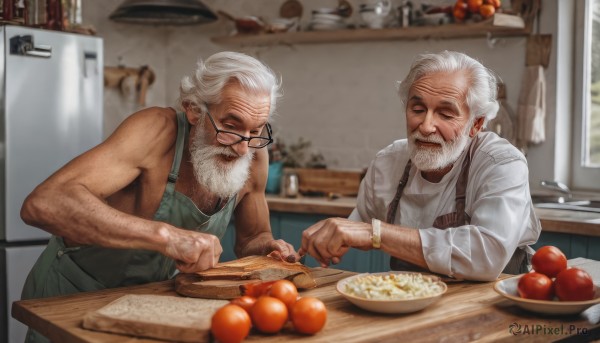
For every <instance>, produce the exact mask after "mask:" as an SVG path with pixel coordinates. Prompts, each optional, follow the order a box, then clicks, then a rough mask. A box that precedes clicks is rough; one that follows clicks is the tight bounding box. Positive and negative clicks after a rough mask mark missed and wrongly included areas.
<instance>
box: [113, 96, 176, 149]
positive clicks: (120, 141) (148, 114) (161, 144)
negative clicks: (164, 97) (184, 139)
mask: <svg viewBox="0 0 600 343" xmlns="http://www.w3.org/2000/svg"><path fill="white" fill-rule="evenodd" d="M176 136H177V114H176V112H175V111H174V110H173V109H171V108H163V107H149V108H146V109H143V110H141V111H138V112H135V113H133V114H132V115H130V116H129V117H127V118H126V119H125V120H124V121H123V122H122V123H121V125H119V127H117V129H116V130H115V131H114V132H113V133H112V134H111V135H110V136H109V137H108V138H107V140H106V142H105V143H106V144H107V145H109V146H111V147H113V148H114V147H115V146H118V147H120V149H121V150H120V151H130V152H131V153H140V152H142V151H144V154H148V153H149V152H152V155H153V154H159V155H162V154H165V153H167V152H168V151H169V150H170V149H171V147H172V146H173V144H174V143H175V137H176Z"/></svg>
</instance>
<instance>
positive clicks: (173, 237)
mask: <svg viewBox="0 0 600 343" xmlns="http://www.w3.org/2000/svg"><path fill="white" fill-rule="evenodd" d="M279 90H280V85H279V83H278V79H277V77H276V76H275V75H274V74H273V72H272V71H271V70H270V69H269V68H268V67H267V66H265V65H264V64H262V63H261V62H259V61H258V60H256V59H254V58H252V57H249V56H246V55H244V54H239V53H233V52H221V53H217V54H215V55H213V56H211V57H209V58H208V59H206V60H205V61H204V62H202V61H200V62H199V63H198V68H197V70H195V71H194V73H193V74H192V76H190V77H185V78H183V80H182V82H181V87H180V97H179V100H178V107H179V108H178V109H179V111H176V110H175V109H172V108H159V107H152V108H147V109H144V110H141V111H139V112H137V113H134V114H133V115H131V116H130V117H128V118H127V119H126V120H124V121H123V123H122V124H121V125H120V126H119V127H118V128H117V129H116V130H115V132H114V133H113V134H112V135H111V136H110V137H108V138H107V139H106V141H105V142H103V143H102V144H100V145H98V146H96V147H94V148H93V149H91V150H90V151H88V152H86V153H84V154H82V155H81V156H79V157H77V158H75V159H74V160H73V161H71V162H70V163H68V164H67V165H65V166H64V167H63V168H61V169H60V170H58V172H56V173H54V174H53V175H52V176H50V177H49V178H48V179H47V180H46V181H44V182H43V183H42V184H41V185H39V186H38V187H37V188H36V189H35V190H34V191H33V192H32V193H31V194H30V195H29V196H28V198H27V199H26V200H25V202H24V204H23V208H22V210H21V216H22V218H23V220H24V221H25V222H26V223H27V224H30V225H33V226H36V227H39V228H41V229H43V230H46V231H48V232H50V233H52V234H53V236H52V238H51V239H50V241H49V243H48V246H47V248H46V250H45V251H44V252H43V253H42V255H41V256H40V258H39V259H38V261H37V263H36V264H35V266H34V267H33V269H32V271H31V272H30V274H29V276H28V278H27V281H26V284H25V287H24V289H23V298H24V299H26V298H39V297H48V296H55V295H62V294H70V293H76V292H82V291H91V290H98V289H103V288H111V287H119V286H126V285H134V284H142V283H148V282H153V281H159V280H165V279H168V278H170V277H172V276H173V275H174V274H175V273H176V269H178V270H179V271H181V272H186V273H191V272H197V271H201V270H205V269H207V268H211V267H213V266H214V265H215V264H216V263H217V262H218V261H219V256H220V255H221V252H222V251H223V249H222V247H221V243H220V238H222V237H223V235H224V233H225V230H226V229H227V225H228V223H229V220H230V219H231V217H232V215H233V214H235V227H236V232H235V247H234V250H235V253H236V254H237V256H239V257H242V256H248V255H266V254H270V253H274V255H275V256H278V257H280V258H282V259H285V260H287V261H296V260H298V259H299V258H300V256H299V255H298V254H297V253H296V251H295V250H294V247H293V246H292V245H290V244H288V243H286V242H284V241H282V240H275V239H274V238H273V236H272V234H271V227H270V224H269V210H268V207H267V202H266V199H265V186H266V182H267V170H268V152H267V149H262V148H265V147H266V146H267V145H269V144H270V143H272V141H273V139H272V138H271V134H272V132H271V127H270V126H269V123H268V120H269V118H270V116H271V115H272V113H273V112H274V111H275V105H276V100H277V98H278V97H279ZM32 334H33V333H32ZM35 336H36V335H35V334H33V336H30V338H31V340H32V341H33V340H36V339H40V340H43V338H41V337H39V336H37V337H35Z"/></svg>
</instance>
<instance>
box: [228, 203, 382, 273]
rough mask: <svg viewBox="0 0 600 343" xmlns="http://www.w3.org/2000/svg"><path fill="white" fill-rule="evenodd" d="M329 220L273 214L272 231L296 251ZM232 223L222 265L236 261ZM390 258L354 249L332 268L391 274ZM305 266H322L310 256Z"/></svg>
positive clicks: (377, 253) (313, 216)
mask: <svg viewBox="0 0 600 343" xmlns="http://www.w3.org/2000/svg"><path fill="white" fill-rule="evenodd" d="M326 218H329V216H325V215H315V214H298V213H287V212H271V215H270V220H271V230H272V232H273V237H275V239H283V240H284V241H286V242H288V243H290V244H291V245H293V246H294V248H295V249H296V251H297V250H298V249H300V245H301V243H302V232H303V231H304V230H305V229H307V228H308V227H310V226H311V225H313V224H315V223H317V222H319V221H321V220H323V219H326ZM233 222H234V221H233V220H232V221H231V222H230V223H229V226H228V227H227V231H226V233H225V236H224V237H223V239H221V245H222V246H223V253H222V254H221V258H220V260H219V261H220V262H225V261H231V260H234V259H236V256H235V253H234V252H233V247H234V243H235V226H234V224H233ZM389 259H390V257H389V255H387V254H385V253H384V252H382V251H380V250H370V251H362V250H358V249H354V248H350V250H349V251H348V252H347V253H346V254H345V255H344V256H343V257H342V260H341V262H340V263H339V264H336V265H331V267H332V268H336V269H344V270H350V271H354V272H371V273H375V272H383V271H388V270H389V269H390V268H389ZM302 263H304V264H305V265H307V266H309V267H318V266H319V263H318V262H317V261H316V260H315V259H314V258H312V257H311V256H305V257H304V258H303V261H302Z"/></svg>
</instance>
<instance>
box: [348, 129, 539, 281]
mask: <svg viewBox="0 0 600 343" xmlns="http://www.w3.org/2000/svg"><path fill="white" fill-rule="evenodd" d="M479 139H480V140H481V142H480V145H479V148H478V149H477V150H475V151H474V153H473V156H472V160H471V166H470V170H469V181H468V184H467V190H466V203H465V212H466V213H467V214H468V215H469V216H470V217H471V221H470V225H462V226H458V227H452V228H448V229H446V230H441V229H437V228H434V227H432V224H433V222H434V220H435V219H436V218H437V217H438V216H440V215H443V214H446V213H449V212H453V211H455V207H456V206H455V205H456V204H455V202H456V201H455V193H456V182H457V180H458V177H459V175H460V169H461V166H462V161H463V160H464V158H465V156H466V154H467V153H468V150H469V149H468V147H467V148H466V149H465V151H464V152H463V153H462V154H461V156H460V157H459V159H458V160H457V161H456V163H454V167H453V168H452V170H451V171H450V172H449V173H448V174H446V175H445V176H444V177H443V178H442V180H441V181H440V182H438V183H431V182H429V181H427V180H425V179H424V178H423V177H422V176H421V173H420V172H419V171H418V170H417V168H416V167H415V166H414V164H413V166H412V168H411V170H410V174H409V178H408V183H407V185H406V187H405V188H404V192H403V194H402V197H401V198H400V204H399V209H398V211H397V214H396V218H395V220H394V223H393V224H396V225H401V226H405V227H411V228H415V229H418V230H419V235H420V237H421V241H422V247H423V255H424V256H425V261H426V262H427V266H428V267H429V270H431V271H433V272H436V273H440V274H444V275H449V276H454V277H457V278H466V279H472V280H482V281H486V280H494V279H496V278H497V277H498V275H500V273H501V272H502V270H503V269H504V267H505V266H506V264H507V263H508V261H509V260H510V258H511V257H512V255H513V253H514V251H515V249H516V248H521V249H527V251H528V252H530V253H532V252H533V249H531V248H530V247H528V245H531V244H533V243H535V242H536V241H537V239H538V237H539V235H540V231H541V225H540V222H539V220H538V219H537V217H536V215H535V212H534V209H533V205H532V202H531V196H530V193H529V181H528V180H529V179H528V175H529V171H528V168H527V160H526V159H525V157H524V156H523V154H522V153H521V152H520V151H519V150H517V149H516V148H515V147H514V146H513V145H511V144H510V143H509V142H508V141H506V140H504V139H502V138H500V137H498V136H497V135H496V134H494V133H491V132H480V133H479ZM409 157H410V156H409V150H408V143H407V140H406V139H402V140H398V141H395V142H394V143H392V144H391V145H389V146H388V147H386V148H384V149H383V150H381V151H380V152H378V153H377V155H376V156H375V159H374V160H373V161H372V162H371V165H370V167H369V169H368V171H367V174H366V176H365V178H364V179H363V181H362V182H361V185H360V190H359V194H358V199H357V205H356V208H355V209H354V211H353V212H352V213H351V214H350V216H349V219H352V220H356V221H363V222H366V223H370V222H371V218H377V219H381V220H385V219H386V215H387V207H388V205H389V204H390V202H391V201H392V199H393V198H394V195H395V193H396V188H397V187H398V182H399V180H400V178H401V177H402V174H403V172H404V167H405V166H406V163H407V162H408V160H409Z"/></svg>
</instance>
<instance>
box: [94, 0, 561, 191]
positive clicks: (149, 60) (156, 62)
mask: <svg viewBox="0 0 600 343" xmlns="http://www.w3.org/2000/svg"><path fill="white" fill-rule="evenodd" d="M121 1H122V0H109V1H103V2H97V1H91V0H84V3H83V6H84V8H83V10H84V12H83V13H84V21H85V23H88V24H92V25H94V26H95V27H96V28H97V30H98V35H99V36H100V37H103V38H104V44H105V48H106V51H105V61H106V62H105V63H106V65H112V66H114V65H116V64H117V62H118V57H122V62H123V63H124V64H126V65H127V66H133V67H137V66H140V65H143V64H148V65H149V66H150V67H151V68H152V69H153V70H154V71H155V72H156V75H157V79H156V82H155V83H154V84H153V85H152V87H151V88H150V91H149V94H148V100H147V104H148V105H159V106H170V105H173V104H174V101H175V99H176V98H177V95H178V86H179V81H180V79H181V77H182V76H184V75H186V74H189V73H191V72H192V71H193V70H194V67H195V62H196V61H197V59H198V58H206V57H208V56H210V55H211V54H213V53H215V52H217V51H222V50H228V49H235V50H238V51H242V52H245V53H248V54H251V55H253V56H256V57H258V58H260V59H261V60H263V61H264V62H266V63H267V64H268V65H269V66H270V67H271V68H272V69H274V70H275V71H276V72H277V73H278V74H280V75H281V77H282V80H283V90H284V97H283V98H282V101H281V103H280V105H279V110H278V112H279V115H278V116H277V117H276V118H275V122H274V125H273V126H274V130H275V132H276V133H277V134H278V135H280V136H283V137H285V138H286V141H288V142H289V141H292V140H293V141H295V140H296V139H297V138H298V137H301V136H302V137H304V138H306V139H309V140H311V141H312V142H313V147H314V148H315V149H317V150H318V151H320V152H322V153H323V154H324V155H325V157H326V161H327V162H328V165H329V166H330V167H334V168H364V167H366V166H367V165H368V163H369V161H370V160H371V158H372V157H373V155H374V154H375V153H376V152H377V151H378V150H379V149H381V148H383V147H384V146H386V145H387V144H389V143H391V142H392V141H393V140H395V139H398V138H403V137H405V136H406V129H405V121H404V118H403V116H402V115H401V114H400V107H399V102H398V99H397V97H396V95H395V82H396V81H397V80H401V79H402V78H403V77H404V75H405V74H406V72H407V71H408V68H409V66H410V63H411V62H412V60H413V59H414V56H415V55H417V54H419V53H423V52H435V51H440V50H444V49H451V50H459V51H463V52H465V53H467V54H469V55H471V56H473V57H475V58H477V59H479V60H480V61H482V62H483V63H484V64H485V65H486V66H488V67H490V68H491V69H493V70H494V71H495V72H496V73H497V74H498V75H499V76H500V77H501V78H502V79H503V80H504V82H505V83H506V85H507V93H508V94H507V95H508V103H509V105H510V106H511V107H512V108H513V109H516V104H517V99H518V94H519V91H520V84H521V75H522V72H523V70H524V68H525V47H526V39H525V38H499V39H497V41H496V44H495V45H493V46H490V45H488V42H487V41H486V40H485V39H455V40H425V41H423V40H421V41H387V42H357V43H343V44H307V45H297V46H293V47H289V46H275V47H261V48H252V47H249V48H238V47H229V46H219V45H216V44H214V43H212V42H211V41H210V37H212V36H220V35H224V34H227V33H229V32H230V31H231V30H232V27H233V26H232V24H231V23H230V22H228V21H221V22H217V23H212V24H208V25H194V26H163V27H152V26H139V25H130V24H117V23H114V22H112V21H110V20H108V15H109V14H110V13H111V12H112V11H113V10H114V9H115V8H116V7H117V5H118V4H120V3H121ZM204 2H205V3H206V4H208V5H209V6H211V7H212V8H213V9H215V10H216V9H223V10H226V11H227V12H230V13H232V14H233V15H235V16H241V15H261V16H263V17H265V18H271V17H276V16H277V13H278V11H279V6H280V5H281V4H282V3H283V2H284V0H251V1H250V0H243V1H240V0H205V1H204ZM399 2H400V1H399V0H396V1H395V3H399ZM559 2H560V0H544V1H543V10H542V16H541V32H542V33H553V34H554V40H556V37H557V35H556V25H555V23H556V22H557V20H558V19H557V18H558V6H559V4H558V3H559ZM351 3H353V4H354V5H355V10H356V9H357V8H358V6H357V4H358V3H359V1H358V0H355V1H351ZM302 4H303V5H304V16H303V21H304V23H305V24H306V22H307V21H308V19H309V15H310V11H311V10H312V9H314V8H318V7H328V6H329V7H333V6H335V5H336V4H337V1H336V0H322V1H317V0H302ZM351 19H352V21H354V22H355V23H356V22H357V20H358V17H357V14H356V13H355V14H354V15H353V18H351ZM563 39H566V38H563ZM555 43H556V42H553V52H552V60H551V66H550V67H549V68H548V70H547V71H546V77H547V81H548V104H547V108H548V111H547V139H548V142H546V143H544V144H541V145H539V146H536V147H531V148H530V149H529V153H528V160H529V163H530V171H531V172H530V173H531V183H532V187H534V188H535V187H536V185H537V184H539V180H542V179H554V178H559V179H561V180H563V181H568V180H566V179H565V178H567V177H568V175H565V171H564V170H562V169H561V168H560V166H562V165H563V162H562V161H561V160H557V159H556V157H555V156H556V155H557V153H556V151H555V150H556V149H557V147H556V146H557V145H561V146H563V145H564V142H559V143H557V144H555V143H554V142H553V140H554V138H555V133H554V131H555V130H556V126H555V121H556V119H555V118H556V108H557V107H560V108H561V111H563V110H564V108H565V105H564V102H560V101H557V100H556V98H557V97H560V96H561V93H560V92H561V89H560V87H557V82H558V81H557V63H559V62H560V61H557V58H556V55H557V48H556V44H555ZM568 54H569V52H568V51H561V56H563V57H562V60H561V61H563V62H564V59H565V58H566V56H568ZM136 108H137V106H136V105H135V104H133V100H131V99H123V98H122V97H121V96H120V95H119V93H118V92H117V91H116V90H112V89H107V90H106V95H105V114H106V117H107V120H106V125H105V127H106V129H107V133H108V132H110V131H112V129H114V128H115V127H116V125H117V124H118V123H119V122H120V121H121V120H122V119H123V118H124V117H125V116H126V115H128V114H129V113H131V112H133V111H134V110H135V109H136ZM563 112H564V111H563ZM561 118H563V121H567V122H570V119H568V118H570V116H568V115H567V116H566V117H565V114H563V116H562V117H561ZM564 118H567V119H566V120H565V119H564ZM561 125H562V124H561ZM562 138H564V137H562ZM558 156H559V157H560V156H562V155H561V153H560V152H559V153H558Z"/></svg>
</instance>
